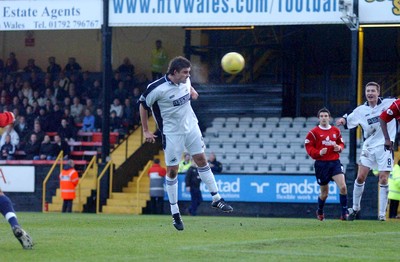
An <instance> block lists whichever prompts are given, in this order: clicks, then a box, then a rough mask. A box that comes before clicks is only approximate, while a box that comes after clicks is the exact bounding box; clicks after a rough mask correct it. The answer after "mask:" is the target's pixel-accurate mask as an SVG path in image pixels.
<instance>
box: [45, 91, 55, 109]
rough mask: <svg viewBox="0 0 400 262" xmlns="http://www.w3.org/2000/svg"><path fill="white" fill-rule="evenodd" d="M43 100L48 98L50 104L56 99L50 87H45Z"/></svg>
mask: <svg viewBox="0 0 400 262" xmlns="http://www.w3.org/2000/svg"><path fill="white" fill-rule="evenodd" d="M43 98H44V99H45V101H47V100H50V104H53V105H54V104H55V103H56V102H57V101H56V97H55V96H54V94H53V90H52V89H51V88H47V89H46V91H45V93H44V97H43Z"/></svg>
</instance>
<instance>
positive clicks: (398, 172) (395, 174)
mask: <svg viewBox="0 0 400 262" xmlns="http://www.w3.org/2000/svg"><path fill="white" fill-rule="evenodd" d="M388 198H389V201H390V205H389V218H400V217H399V216H398V215H397V211H398V209H399V201H400V160H398V161H397V163H396V164H395V165H394V167H393V171H392V173H391V174H390V176H389V194H388Z"/></svg>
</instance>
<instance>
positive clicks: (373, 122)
mask: <svg viewBox="0 0 400 262" xmlns="http://www.w3.org/2000/svg"><path fill="white" fill-rule="evenodd" d="M367 122H368V125H372V124H375V123H379V116H375V117H372V118H369V119H367Z"/></svg>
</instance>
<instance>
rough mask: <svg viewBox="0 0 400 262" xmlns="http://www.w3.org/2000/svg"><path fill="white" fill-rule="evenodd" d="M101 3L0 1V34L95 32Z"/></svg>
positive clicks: (88, 0) (100, 21)
mask: <svg viewBox="0 0 400 262" xmlns="http://www.w3.org/2000/svg"><path fill="white" fill-rule="evenodd" d="M102 14H103V1H102V0H81V1H79V0H72V1H71V0H69V1H68V0H40V1H24V0H21V1H20V0H17V1H0V31H16V30H68V29H69V30H71V29H74V30H75V29H99V28H101V25H102V24H103V15H102Z"/></svg>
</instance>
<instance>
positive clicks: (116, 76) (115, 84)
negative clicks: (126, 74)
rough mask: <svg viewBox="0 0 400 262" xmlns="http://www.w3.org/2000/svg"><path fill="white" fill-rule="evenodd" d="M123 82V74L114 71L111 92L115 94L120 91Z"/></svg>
mask: <svg viewBox="0 0 400 262" xmlns="http://www.w3.org/2000/svg"><path fill="white" fill-rule="evenodd" d="M121 81H122V78H121V73H120V72H119V71H114V76H113V78H111V90H112V91H113V92H114V91H115V90H117V89H118V84H119V82H121Z"/></svg>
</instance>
